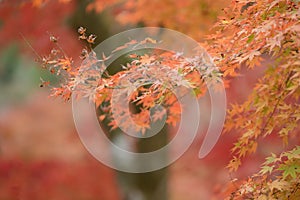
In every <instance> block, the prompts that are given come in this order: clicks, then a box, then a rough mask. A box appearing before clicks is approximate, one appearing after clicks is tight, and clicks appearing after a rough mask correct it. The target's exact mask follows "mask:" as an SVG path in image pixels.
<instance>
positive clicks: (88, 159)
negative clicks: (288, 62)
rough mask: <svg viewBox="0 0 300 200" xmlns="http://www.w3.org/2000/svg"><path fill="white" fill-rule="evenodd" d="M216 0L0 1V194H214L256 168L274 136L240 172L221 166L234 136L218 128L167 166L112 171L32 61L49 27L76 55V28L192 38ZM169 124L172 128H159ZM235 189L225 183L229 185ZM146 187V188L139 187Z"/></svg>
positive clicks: (240, 89) (245, 79)
mask: <svg viewBox="0 0 300 200" xmlns="http://www.w3.org/2000/svg"><path fill="white" fill-rule="evenodd" d="M226 4H227V1H225V0H215V1H208V0H186V1H183V0H180V1H175V0H153V1H146V0H144V1H142V0H136V1H134V0H128V1H120V0H111V1H110V0H97V1H85V0H84V1H79V0H78V1H71V0H46V1H43V0H32V1H30V0H26V1H25V0H24V1H22V0H0V200H2V199H3V200H13V199H22V200H27V199H45V200H46V199H55V200H59V199H64V200H66V199H70V200H71V199H72V200H77V199H78V200H95V199H101V200H125V199H127V200H144V199H147V200H148V199H155V200H156V199H157V200H164V199H170V200H202V199H203V200H207V199H222V197H223V196H222V193H224V191H225V189H226V188H225V184H226V183H228V182H230V181H231V180H233V179H234V178H235V177H247V175H249V174H251V173H253V172H255V171H256V170H257V169H259V163H260V162H261V161H262V158H263V157H264V156H266V155H268V152H270V151H273V152H275V153H276V146H277V145H281V143H280V141H277V140H276V139H274V142H273V143H272V144H265V145H264V149H258V153H257V154H256V155H255V156H253V157H250V159H249V160H247V161H246V163H245V164H244V165H243V166H247V167H242V168H241V170H240V171H239V173H236V174H230V173H229V172H228V171H227V169H225V167H226V165H227V164H228V161H229V159H230V147H231V146H232V143H233V142H234V139H235V135H234V134H230V135H229V134H228V135H222V136H221V138H220V140H219V142H218V143H217V145H216V146H215V148H214V149H213V151H212V152H211V153H210V154H209V155H208V156H207V157H206V158H205V159H202V160H200V159H198V151H199V148H200V146H201V143H202V138H201V137H200V136H199V137H197V138H196V140H195V141H194V143H193V144H192V146H191V147H190V148H189V150H188V151H187V152H186V153H185V154H184V155H183V156H182V157H181V158H180V159H179V160H178V161H176V162H175V163H174V164H172V165H171V166H169V167H168V168H167V169H163V170H161V171H158V172H153V173H145V174H140V175H137V174H125V173H120V172H116V171H114V170H112V169H109V168H108V167H106V166H104V165H103V164H101V163H100V162H98V161H97V160H96V159H94V158H93V157H92V156H91V155H90V154H89V153H88V152H87V150H86V149H85V148H84V146H83V145H82V143H81V142H80V139H79V137H78V135H77V133H76V129H75V127H74V123H73V119H72V110H71V103H70V102H63V100H61V99H55V98H49V94H50V91H49V88H42V87H40V83H41V81H40V77H42V78H43V79H46V80H52V81H54V82H55V81H57V80H56V78H55V77H52V76H51V75H50V74H49V73H48V72H47V71H46V70H43V69H41V67H40V66H39V63H37V62H36V60H37V58H38V57H39V56H45V55H47V54H48V52H49V51H50V50H51V43H50V41H49V36H50V35H51V34H53V35H55V36H56V37H57V38H58V39H59V43H60V45H61V46H62V48H63V49H64V51H65V52H66V54H67V55H69V56H71V57H73V58H75V59H77V58H78V57H79V55H80V53H81V49H82V48H83V47H84V44H82V43H80V41H79V40H78V35H77V29H78V27H80V26H82V27H86V28H87V30H88V32H89V33H93V34H95V35H97V39H96V44H98V43H100V42H101V41H103V40H104V39H105V38H108V37H109V36H111V35H114V34H116V33H119V32H121V31H123V30H128V29H130V28H134V27H142V26H161V27H166V28H171V29H175V30H178V31H181V32H183V33H185V34H187V35H189V36H191V37H193V38H194V39H196V40H197V41H199V42H203V41H205V35H206V34H209V32H210V28H211V27H212V26H213V23H214V22H215V21H216V20H217V18H218V16H219V15H220V14H221V13H222V8H224V7H225V6H226ZM263 69H264V68H263V67H261V68H257V69H256V70H255V71H247V70H246V69H243V68H242V69H241V74H243V75H242V76H239V77H237V78H235V79H234V80H232V81H231V83H230V89H228V90H227V98H228V103H229V104H230V103H231V102H243V100H245V99H246V98H247V95H248V94H249V92H250V91H251V88H252V87H253V85H254V83H255V81H256V80H257V78H258V77H259V76H260V75H261V74H262V72H263ZM168 132H172V129H170V128H169V129H168ZM233 187H234V186H233ZM148 193H149V194H148Z"/></svg>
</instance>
